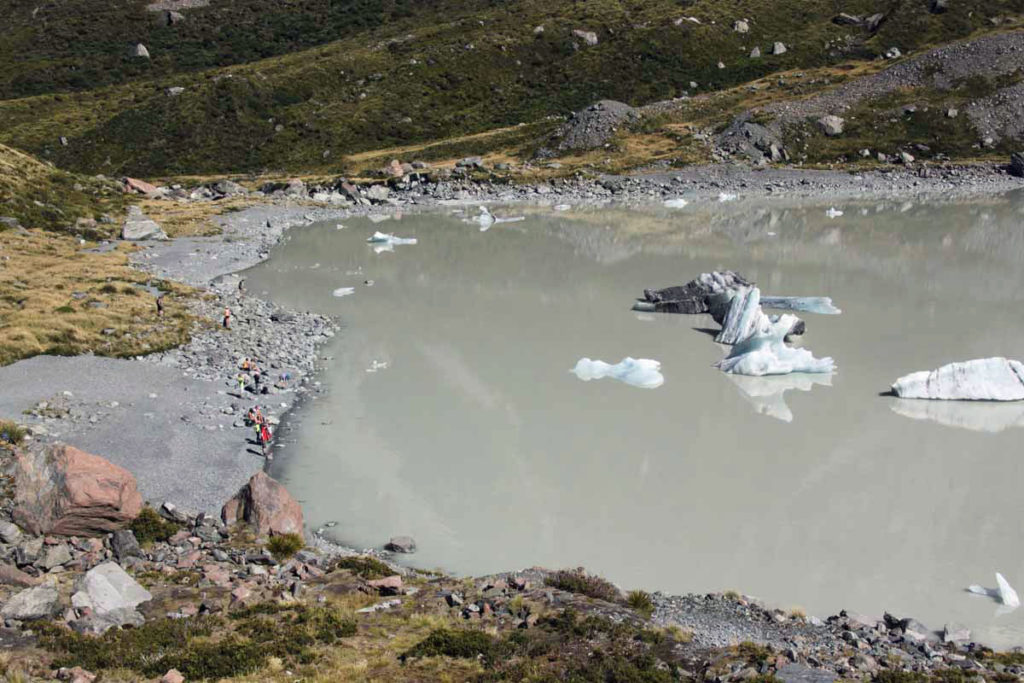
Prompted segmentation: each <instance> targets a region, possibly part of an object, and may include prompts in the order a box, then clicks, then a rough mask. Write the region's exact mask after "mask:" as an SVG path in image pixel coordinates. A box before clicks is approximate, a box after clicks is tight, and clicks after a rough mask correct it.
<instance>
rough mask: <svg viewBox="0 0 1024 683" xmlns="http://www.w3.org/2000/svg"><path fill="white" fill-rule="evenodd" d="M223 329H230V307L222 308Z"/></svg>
mask: <svg viewBox="0 0 1024 683" xmlns="http://www.w3.org/2000/svg"><path fill="white" fill-rule="evenodd" d="M224 329H225V330H230V329H231V309H230V308H225V309H224Z"/></svg>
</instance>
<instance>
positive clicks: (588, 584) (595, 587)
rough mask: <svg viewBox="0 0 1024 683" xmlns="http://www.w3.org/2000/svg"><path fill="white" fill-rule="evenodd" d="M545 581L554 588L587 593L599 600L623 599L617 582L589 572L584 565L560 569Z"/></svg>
mask: <svg viewBox="0 0 1024 683" xmlns="http://www.w3.org/2000/svg"><path fill="white" fill-rule="evenodd" d="M544 583H545V585H548V586H551V587H552V588H557V589H559V590H563V591H568V592H569V593H578V594H580V595H586V596H587V597H590V598H596V599H598V600H607V601H608V602H619V601H620V600H621V599H622V598H621V594H620V593H619V589H618V588H616V587H615V584H613V583H612V582H611V581H609V580H608V579H603V578H601V577H600V576H594V575H592V574H587V573H586V572H585V571H584V570H583V568H582V567H580V568H579V569H562V570H559V571H557V572H555V573H554V574H551V575H549V576H548V577H547V578H545V579H544Z"/></svg>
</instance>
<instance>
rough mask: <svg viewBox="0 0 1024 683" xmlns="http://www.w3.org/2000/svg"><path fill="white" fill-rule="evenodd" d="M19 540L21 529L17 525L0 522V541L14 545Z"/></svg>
mask: <svg viewBox="0 0 1024 683" xmlns="http://www.w3.org/2000/svg"><path fill="white" fill-rule="evenodd" d="M20 540H21V529H19V528H18V525H17V524H11V523H10V522H0V541H3V542H4V543H10V544H14V543H17V542H18V541H20Z"/></svg>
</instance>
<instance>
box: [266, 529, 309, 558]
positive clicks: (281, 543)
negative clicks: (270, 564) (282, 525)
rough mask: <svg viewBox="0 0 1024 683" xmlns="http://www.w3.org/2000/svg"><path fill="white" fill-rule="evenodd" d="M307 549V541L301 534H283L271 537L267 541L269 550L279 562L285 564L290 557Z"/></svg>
mask: <svg viewBox="0 0 1024 683" xmlns="http://www.w3.org/2000/svg"><path fill="white" fill-rule="evenodd" d="M305 547H306V541H305V539H303V538H302V536H301V535H299V534H281V535H280V536H271V537H270V540H269V541H267V550H269V551H270V554H271V555H273V556H274V559H275V560H277V561H278V562H283V561H284V560H287V559H288V558H289V557H291V556H292V555H294V554H295V553H297V552H299V551H300V550H302V549H303V548H305Z"/></svg>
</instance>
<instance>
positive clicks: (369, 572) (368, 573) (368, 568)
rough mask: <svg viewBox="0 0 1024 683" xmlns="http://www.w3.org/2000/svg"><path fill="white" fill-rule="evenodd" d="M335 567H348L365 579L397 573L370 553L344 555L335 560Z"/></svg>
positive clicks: (380, 577)
mask: <svg viewBox="0 0 1024 683" xmlns="http://www.w3.org/2000/svg"><path fill="white" fill-rule="evenodd" d="M334 569H347V570H348V571H350V572H352V573H353V574H355V575H356V576H359V577H361V578H364V579H383V578H384V577H385V576H391V575H392V574H394V573H395V572H394V570H392V569H391V567H389V566H388V565H387V564H385V563H384V562H381V561H380V560H378V559H377V558H376V557H370V556H369V555H353V556H351V557H342V558H341V559H339V560H338V561H337V562H335V564H334Z"/></svg>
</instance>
